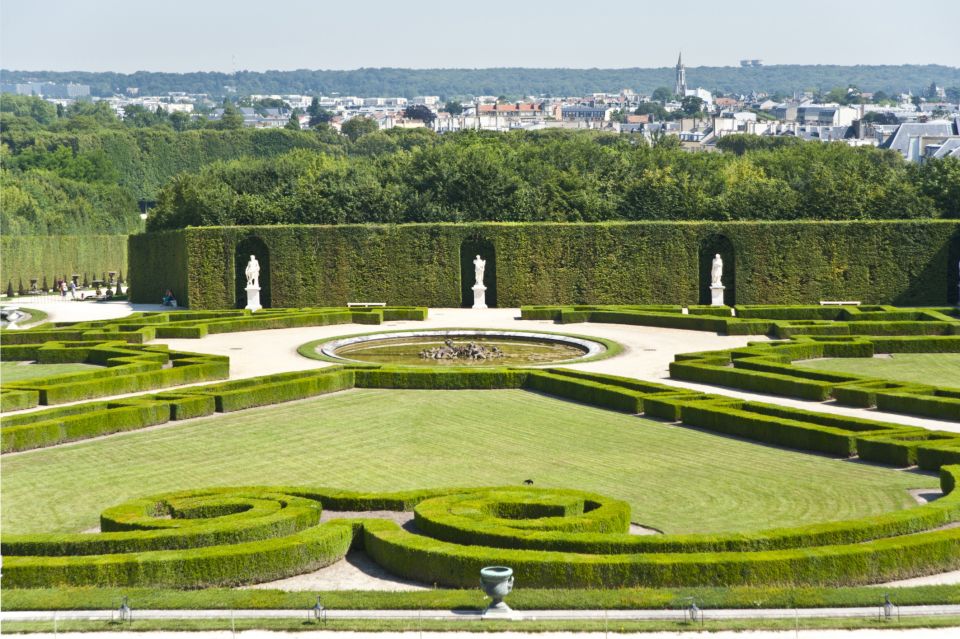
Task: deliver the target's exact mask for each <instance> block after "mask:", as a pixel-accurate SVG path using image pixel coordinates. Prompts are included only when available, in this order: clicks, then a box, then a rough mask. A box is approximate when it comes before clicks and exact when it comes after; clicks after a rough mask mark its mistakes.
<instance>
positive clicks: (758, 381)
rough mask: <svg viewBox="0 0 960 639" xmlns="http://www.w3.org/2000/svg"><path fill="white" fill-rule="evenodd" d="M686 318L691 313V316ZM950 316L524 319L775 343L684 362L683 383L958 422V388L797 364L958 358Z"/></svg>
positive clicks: (662, 314) (544, 309)
mask: <svg viewBox="0 0 960 639" xmlns="http://www.w3.org/2000/svg"><path fill="white" fill-rule="evenodd" d="M684 311H686V312H684ZM956 312H957V311H956V309H952V308H927V309H904V308H896V307H893V306H737V307H736V308H735V309H729V308H726V307H696V306H692V307H689V308H687V309H684V308H683V307H680V306H660V307H650V306H615V307H608V306H527V307H523V308H522V309H521V316H522V318H523V319H531V320H537V319H539V320H543V319H549V320H553V321H556V322H560V323H573V322H608V323H620V324H636V325H642V326H663V327H670V328H682V329H689V330H706V331H716V332H719V333H726V334H728V335H769V336H771V337H775V338H778V339H781V340H785V341H781V342H764V343H755V344H750V345H749V346H746V347H744V348H737V349H731V350H725V351H711V352H702V353H685V354H682V355H677V356H676V358H675V361H674V362H673V363H671V365H670V374H671V376H672V377H674V378H676V379H682V380H685V381H691V382H698V383H703V384H713V385H718V386H730V387H734V388H741V389H744V390H748V391H753V392H757V393H769V394H772V395H782V396H786V397H794V398H797V399H805V400H810V401H818V402H821V401H826V400H828V399H834V400H836V401H837V402H839V403H842V404H849V405H853V406H863V407H871V406H876V407H878V408H879V409H881V410H884V411H889V412H895V413H905V414H910V415H919V416H921V417H930V418H933V419H944V420H952V421H960V389H955V388H946V387H935V386H931V385H927V384H914V383H907V382H894V381H889V380H883V379H877V378H869V377H863V376H860V375H852V374H841V373H831V372H826V371H818V370H814V369H803V368H799V367H796V366H792V365H791V362H793V361H795V360H801V359H812V358H820V357H872V356H873V355H874V354H875V353H957V352H960V318H958V317H957V315H956Z"/></svg>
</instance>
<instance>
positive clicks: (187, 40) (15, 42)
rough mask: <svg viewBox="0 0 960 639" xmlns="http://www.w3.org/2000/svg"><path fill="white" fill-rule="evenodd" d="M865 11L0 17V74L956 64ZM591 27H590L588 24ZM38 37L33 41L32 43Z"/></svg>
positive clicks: (107, 1)
mask: <svg viewBox="0 0 960 639" xmlns="http://www.w3.org/2000/svg"><path fill="white" fill-rule="evenodd" d="M901 8H902V5H901V4H898V3H895V2H892V1H891V0H878V1H877V2H874V3H873V4H872V5H871V11H870V13H869V15H865V16H864V20H863V21H862V22H859V21H857V20H841V19H836V20H824V19H822V17H821V16H819V15H818V16H807V15H805V14H804V13H802V12H798V11H797V10H796V9H790V8H786V7H771V6H769V5H767V4H766V3H759V2H752V1H747V2H743V3H740V5H738V12H739V15H736V16H733V15H727V14H721V12H718V11H716V8H715V6H713V7H712V6H711V4H710V3H707V2H701V1H697V0H694V1H692V2H689V3H686V4H685V5H684V10H683V12H681V11H680V10H679V9H676V8H672V7H659V6H656V7H654V6H649V7H643V8H638V7H637V3H630V2H625V1H623V0H613V1H612V2H609V3H607V4H605V5H604V9H603V11H602V12H594V13H592V14H591V13H588V12H584V11H583V8H582V6H580V4H579V3H576V4H575V3H567V2H559V3H554V4H552V5H551V8H550V10H549V11H545V10H543V8H542V7H533V6H516V7H510V9H509V11H508V12H507V11H493V10H490V11H483V10H477V8H475V7H465V6H452V7H444V9H443V11H430V12H426V13H422V14H421V13H418V14H415V13H413V12H403V11H398V9H397V6H396V5H395V4H393V3H387V2H383V1H381V0H372V1H370V2H367V3H365V4H364V5H363V13H362V15H356V13H358V12H352V11H351V10H350V9H349V8H348V9H346V10H342V9H338V10H334V9H331V5H329V4H327V3H323V4H319V3H309V2H299V1H293V2H288V3H285V4H284V5H283V7H282V10H280V11H277V12H272V13H266V12H263V5H262V4H260V3H254V2H250V1H249V0H236V1H234V2H231V3H223V2H209V3H189V2H186V1H185V0H171V1H170V2H168V3H165V5H164V10H163V11H162V12H157V11H156V9H155V7H152V6H145V5H133V4H129V3H124V2H119V1H117V0H97V1H96V2H85V3H71V2H68V1H65V0H51V1H50V2H46V3H43V4H36V3H17V4H14V3H3V5H0V36H2V38H0V66H2V67H3V68H5V69H10V70H27V71H30V70H33V71H41V70H50V71H72V70H76V71H114V72H120V73H132V72H134V71H158V72H181V73H182V72H191V71H219V72H228V73H229V72H233V71H239V70H250V71H264V70H272V69H276V70H291V69H357V68H364V67H400V68H418V69H428V68H490V67H532V68H558V67H564V68H593V67H597V68H632V67H641V68H660V67H672V66H673V65H674V64H675V61H676V58H677V53H678V52H679V51H682V52H683V57H684V62H685V64H686V65H687V66H688V67H690V68H696V67H701V66H736V65H738V64H739V61H740V60H741V59H761V60H763V61H764V64H768V65H774V64H837V65H855V64H865V65H866V64H946V65H955V64H957V63H958V61H960V44H958V43H957V42H956V41H955V36H954V35H952V34H951V32H950V29H949V28H943V29H940V30H936V29H929V28H928V29H925V30H924V32H923V37H922V40H921V41H918V40H917V39H915V38H911V37H904V36H905V33H906V31H905V29H906V27H905V26H904V24H903V22H902V21H900V20H895V19H877V18H878V16H879V17H883V16H894V15H898V14H900V13H902V10H901ZM591 15H592V16H593V18H595V20H594V25H593V26H585V25H589V24H590V18H591ZM932 15H935V16H936V17H937V19H936V21H935V23H936V24H941V25H949V24H951V23H956V21H957V20H960V4H958V3H956V2H950V1H948V0H934V1H932V2H929V3H927V4H926V5H924V11H923V16H925V19H926V17H929V16H932ZM38 33H42V34H44V37H42V38H38V37H37V34H38Z"/></svg>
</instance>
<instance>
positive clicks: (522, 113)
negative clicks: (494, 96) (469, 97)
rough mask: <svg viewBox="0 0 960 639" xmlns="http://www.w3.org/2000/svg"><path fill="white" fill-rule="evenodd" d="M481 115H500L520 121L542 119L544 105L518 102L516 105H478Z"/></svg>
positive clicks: (478, 111)
mask: <svg viewBox="0 0 960 639" xmlns="http://www.w3.org/2000/svg"><path fill="white" fill-rule="evenodd" d="M477 113H478V114H479V115H499V116H505V117H514V118H519V119H530V118H542V117H543V116H544V110H543V104H542V103H541V104H536V103H529V102H516V103H514V104H478V105H477Z"/></svg>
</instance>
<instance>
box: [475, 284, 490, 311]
mask: <svg viewBox="0 0 960 639" xmlns="http://www.w3.org/2000/svg"><path fill="white" fill-rule="evenodd" d="M486 296H487V287H486V286H484V285H483V284H474V285H473V308H487V300H486Z"/></svg>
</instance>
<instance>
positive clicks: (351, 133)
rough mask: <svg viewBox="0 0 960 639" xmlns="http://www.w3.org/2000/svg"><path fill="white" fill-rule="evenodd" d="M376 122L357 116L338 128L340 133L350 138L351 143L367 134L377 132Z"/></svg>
mask: <svg viewBox="0 0 960 639" xmlns="http://www.w3.org/2000/svg"><path fill="white" fill-rule="evenodd" d="M379 128H380V127H379V126H377V122H376V121H375V120H373V119H371V118H366V117H363V116H357V117H354V118H350V119H349V120H347V121H346V122H344V123H343V126H341V127H340V132H341V133H343V134H344V135H345V136H347V137H348V138H350V141H351V142H356V141H357V140H359V139H360V138H362V137H363V136H365V135H367V134H368V133H373V132H374V131H377V130H379Z"/></svg>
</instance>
